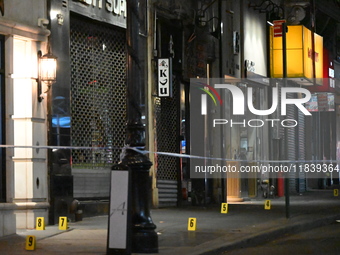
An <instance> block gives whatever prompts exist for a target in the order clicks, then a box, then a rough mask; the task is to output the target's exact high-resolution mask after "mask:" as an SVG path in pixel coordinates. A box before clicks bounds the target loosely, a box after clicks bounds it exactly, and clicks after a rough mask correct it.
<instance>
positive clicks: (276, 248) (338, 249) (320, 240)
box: [222, 222, 340, 255]
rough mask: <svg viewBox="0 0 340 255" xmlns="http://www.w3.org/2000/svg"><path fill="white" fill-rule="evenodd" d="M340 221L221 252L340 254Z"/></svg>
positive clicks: (253, 254)
mask: <svg viewBox="0 0 340 255" xmlns="http://www.w3.org/2000/svg"><path fill="white" fill-rule="evenodd" d="M339 236H340V223H336V222H335V223H334V224H331V225H327V226H323V227H320V228H315V229H312V230H310V231H306V232H301V233H298V234H295V235H287V236H284V237H282V238H279V239H276V240H274V241H271V242H268V243H265V244H262V245H259V246H255V247H249V248H240V249H237V250H233V251H228V252H224V253H222V254H228V255H238V254H242V255H244V254H252V255H256V254H259V255H260V254H261V255H263V254H275V255H277V254H279V255H280V254H282V255H283V254H299V255H303V254H340V243H339Z"/></svg>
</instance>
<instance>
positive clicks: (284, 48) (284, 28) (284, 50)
mask: <svg viewBox="0 0 340 255" xmlns="http://www.w3.org/2000/svg"><path fill="white" fill-rule="evenodd" d="M286 32H287V24H286V23H282V61H283V87H287V45H286V42H287V40H286ZM284 133H285V141H284V150H285V157H286V159H287V160H288V130H287V128H285V132H284ZM288 177H289V176H288V174H287V175H286V176H285V201H286V218H287V219H288V218H289V217H290V210H289V205H290V201H289V178H288Z"/></svg>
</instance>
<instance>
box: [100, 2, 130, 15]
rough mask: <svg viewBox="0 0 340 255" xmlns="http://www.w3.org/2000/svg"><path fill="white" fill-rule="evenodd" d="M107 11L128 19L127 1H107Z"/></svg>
mask: <svg viewBox="0 0 340 255" xmlns="http://www.w3.org/2000/svg"><path fill="white" fill-rule="evenodd" d="M105 6H106V10H107V11H109V12H112V13H114V14H116V15H123V16H124V17H126V0H106V5H105Z"/></svg>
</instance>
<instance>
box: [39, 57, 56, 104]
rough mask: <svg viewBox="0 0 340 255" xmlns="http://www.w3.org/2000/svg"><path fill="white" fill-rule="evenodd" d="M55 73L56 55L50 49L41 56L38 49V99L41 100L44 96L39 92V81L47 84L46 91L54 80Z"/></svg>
mask: <svg viewBox="0 0 340 255" xmlns="http://www.w3.org/2000/svg"><path fill="white" fill-rule="evenodd" d="M56 73H57V57H56V56H54V55H53V54H52V53H51V52H50V51H48V53H47V54H45V55H43V56H42V53H41V51H40V50H39V51H38V79H37V84H38V88H37V94H38V101H39V102H41V101H42V100H43V99H44V97H43V96H42V94H41V93H42V92H41V83H42V82H44V83H46V85H47V91H45V93H47V92H48V91H49V90H50V88H51V86H52V84H53V83H54V82H56V77H57V75H56Z"/></svg>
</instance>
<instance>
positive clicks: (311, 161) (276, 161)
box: [0, 144, 340, 164]
mask: <svg viewBox="0 0 340 255" xmlns="http://www.w3.org/2000/svg"><path fill="white" fill-rule="evenodd" d="M0 148H6V149H57V150H59V149H64V150H108V149H110V150H122V153H121V156H120V158H122V157H123V156H124V155H125V153H126V150H128V149H129V150H134V151H136V152H138V153H141V154H156V155H162V156H170V157H177V158H192V159H206V160H220V161H234V162H241V163H242V162H246V163H324V164H326V163H337V164H340V160H321V159H320V160H247V159H229V158H214V157H203V156H197V155H189V154H181V153H173V152H158V151H157V152H155V151H148V150H143V149H140V147H139V148H138V147H129V146H124V147H123V148H120V147H81V146H78V147H77V146H41V145H36V146H35V145H32V146H26V145H5V144H1V145H0Z"/></svg>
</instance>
